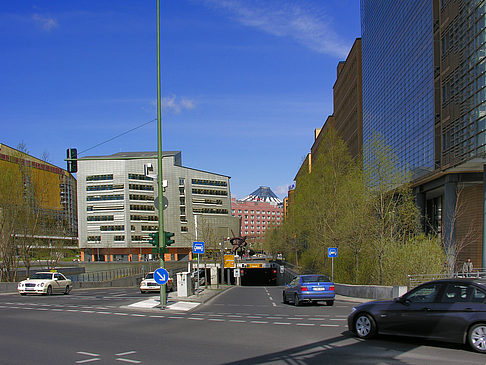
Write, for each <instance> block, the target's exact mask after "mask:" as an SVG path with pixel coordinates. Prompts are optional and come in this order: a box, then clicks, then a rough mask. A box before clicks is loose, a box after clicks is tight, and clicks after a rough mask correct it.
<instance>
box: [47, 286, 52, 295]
mask: <svg viewBox="0 0 486 365" xmlns="http://www.w3.org/2000/svg"><path fill="white" fill-rule="evenodd" d="M46 295H52V286H50V285H49V286H48V287H47V291H46Z"/></svg>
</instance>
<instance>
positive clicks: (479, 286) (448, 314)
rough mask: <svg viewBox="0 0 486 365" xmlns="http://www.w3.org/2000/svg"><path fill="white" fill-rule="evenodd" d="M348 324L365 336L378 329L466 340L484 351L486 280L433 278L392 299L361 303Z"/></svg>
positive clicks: (432, 337) (441, 338)
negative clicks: (433, 279)
mask: <svg viewBox="0 0 486 365" xmlns="http://www.w3.org/2000/svg"><path fill="white" fill-rule="evenodd" d="M348 326H349V329H350V330H351V331H352V332H354V333H355V334H356V335H357V336H358V337H360V338H365V339H367V338H371V337H373V336H374V335H376V334H378V333H380V334H392V335H400V336H412V337H422V338H428V339H433V340H438V341H448V342H457V343H466V342H467V343H469V345H470V346H471V347H472V348H473V349H474V350H475V351H478V352H482V353H486V280H481V279H443V280H435V281H431V282H428V283H425V284H422V285H420V286H418V287H416V288H414V289H412V290H411V291H409V292H408V293H406V294H404V295H403V296H401V297H400V298H396V299H394V300H386V301H376V302H369V303H364V304H361V305H359V306H357V307H355V308H353V311H352V312H351V314H350V315H349V316H348Z"/></svg>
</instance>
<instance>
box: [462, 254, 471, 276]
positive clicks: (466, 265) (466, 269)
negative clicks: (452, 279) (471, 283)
mask: <svg viewBox="0 0 486 365" xmlns="http://www.w3.org/2000/svg"><path fill="white" fill-rule="evenodd" d="M472 271H473V263H472V261H471V259H470V258H468V259H467V260H466V261H465V262H464V264H462V272H463V273H464V274H465V276H466V277H469V276H470V274H471V273H472Z"/></svg>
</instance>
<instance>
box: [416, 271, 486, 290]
mask: <svg viewBox="0 0 486 365" xmlns="http://www.w3.org/2000/svg"><path fill="white" fill-rule="evenodd" d="M447 278H479V279H481V278H484V279H486V268H481V269H475V270H473V271H471V272H462V271H460V272H455V273H453V274H452V275H451V274H446V273H441V274H419V275H408V290H410V289H412V288H415V287H416V286H418V285H420V284H423V283H426V282H427V281H432V280H438V279H447Z"/></svg>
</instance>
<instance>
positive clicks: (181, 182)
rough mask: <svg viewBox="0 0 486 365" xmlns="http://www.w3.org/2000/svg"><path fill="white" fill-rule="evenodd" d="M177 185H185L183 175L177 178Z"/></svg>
mask: <svg viewBox="0 0 486 365" xmlns="http://www.w3.org/2000/svg"><path fill="white" fill-rule="evenodd" d="M179 185H181V186H183V185H185V180H184V178H183V177H180V178H179Z"/></svg>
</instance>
